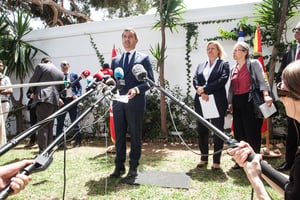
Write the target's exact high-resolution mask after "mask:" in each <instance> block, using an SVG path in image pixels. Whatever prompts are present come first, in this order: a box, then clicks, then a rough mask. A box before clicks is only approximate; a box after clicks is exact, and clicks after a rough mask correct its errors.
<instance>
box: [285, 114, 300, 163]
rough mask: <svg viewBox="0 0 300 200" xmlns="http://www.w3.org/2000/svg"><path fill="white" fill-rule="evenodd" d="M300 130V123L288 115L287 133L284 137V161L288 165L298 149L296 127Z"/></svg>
mask: <svg viewBox="0 0 300 200" xmlns="http://www.w3.org/2000/svg"><path fill="white" fill-rule="evenodd" d="M296 127H297V128H298V131H300V124H299V122H297V121H296V120H295V119H292V118H289V117H288V134H287V139H286V152H285V161H286V162H287V164H288V165H290V166H292V164H293V163H294V160H295V156H296V152H297V149H298V142H299V135H298V134H297V129H296Z"/></svg>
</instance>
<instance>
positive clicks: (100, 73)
mask: <svg viewBox="0 0 300 200" xmlns="http://www.w3.org/2000/svg"><path fill="white" fill-rule="evenodd" d="M103 76H104V74H103V72H101V71H99V72H97V73H96V74H94V76H93V78H95V79H96V80H97V81H102V79H103Z"/></svg>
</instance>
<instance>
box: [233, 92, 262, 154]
mask: <svg viewBox="0 0 300 200" xmlns="http://www.w3.org/2000/svg"><path fill="white" fill-rule="evenodd" d="M248 95H249V94H248V93H246V94H242V95H234V97H233V102H232V106H233V113H232V116H233V132H234V138H235V139H236V140H237V141H241V140H244V141H246V142H248V143H249V144H250V145H251V147H252V148H253V150H254V151H255V153H260V145H261V126H262V123H263V119H259V118H256V117H255V114H254V112H253V104H252V102H248Z"/></svg>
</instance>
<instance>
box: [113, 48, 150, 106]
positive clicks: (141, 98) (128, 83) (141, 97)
mask: <svg viewBox="0 0 300 200" xmlns="http://www.w3.org/2000/svg"><path fill="white" fill-rule="evenodd" d="M124 59H125V53H123V54H122V55H119V56H117V57H115V58H114V59H113V60H112V64H111V69H112V70H113V71H114V70H115V69H116V68H117V67H121V68H123V69H124V67H123V63H124ZM136 64H141V65H143V66H144V68H145V70H146V71H147V74H148V78H149V79H151V80H152V81H154V76H153V70H152V66H151V62H150V58H149V56H148V55H146V54H143V53H140V52H137V51H134V52H133V55H132V57H131V59H130V62H129V64H128V67H127V69H126V70H125V71H124V80H125V86H124V87H123V88H122V89H121V90H120V95H125V94H126V93H127V92H128V91H129V89H131V88H134V87H137V88H138V89H139V91H140V93H139V94H137V95H136V96H135V97H134V98H133V99H131V100H129V102H128V103H127V104H126V106H127V107H128V108H129V109H130V110H132V111H145V110H146V96H145V92H146V91H147V90H148V89H149V86H148V85H147V84H146V83H145V82H144V81H138V80H137V79H136V78H135V76H134V75H133V73H132V68H133V66H134V65H136ZM113 109H115V110H117V109H121V103H120V102H117V101H114V102H113Z"/></svg>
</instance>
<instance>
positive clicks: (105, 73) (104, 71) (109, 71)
mask: <svg viewBox="0 0 300 200" xmlns="http://www.w3.org/2000/svg"><path fill="white" fill-rule="evenodd" d="M100 71H101V72H103V74H104V75H110V76H111V77H112V76H113V71H112V70H111V69H109V68H102V69H101V70H100Z"/></svg>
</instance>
